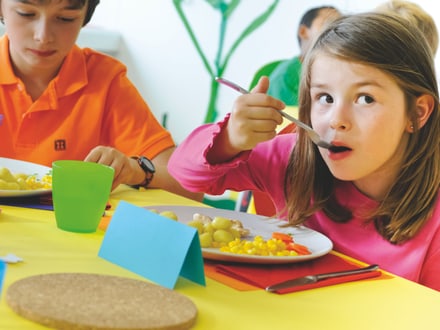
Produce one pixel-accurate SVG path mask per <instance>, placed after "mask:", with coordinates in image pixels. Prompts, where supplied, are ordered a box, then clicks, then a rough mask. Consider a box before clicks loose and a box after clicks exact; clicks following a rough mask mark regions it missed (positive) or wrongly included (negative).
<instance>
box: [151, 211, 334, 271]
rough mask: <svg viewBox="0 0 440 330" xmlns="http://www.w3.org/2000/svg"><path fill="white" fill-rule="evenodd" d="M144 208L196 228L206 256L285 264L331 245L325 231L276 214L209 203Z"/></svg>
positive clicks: (318, 253) (310, 256) (323, 252)
mask: <svg viewBox="0 0 440 330" xmlns="http://www.w3.org/2000/svg"><path fill="white" fill-rule="evenodd" d="M145 208H146V209H148V210H150V211H152V212H155V213H158V214H160V215H162V216H164V217H168V218H171V219H173V220H176V221H178V222H182V223H185V224H187V225H190V226H193V227H194V228H196V229H197V231H198V234H199V239H200V244H201V246H202V254H203V257H204V258H206V259H212V260H219V261H233V262H244V263H258V264H285V263H294V262H300V261H305V260H310V259H315V258H318V257H321V256H324V255H326V254H327V253H329V252H330V251H331V250H332V248H333V243H332V242H331V240H330V239H329V238H328V237H326V236H325V235H323V234H321V233H319V232H317V231H315V230H312V229H309V228H306V227H304V226H298V227H284V226H283V225H285V224H286V221H283V220H280V219H276V218H268V217H264V216H260V215H255V214H250V213H244V212H237V211H232V210H224V209H216V208H211V207H193V206H178V205H154V206H147V207H145Z"/></svg>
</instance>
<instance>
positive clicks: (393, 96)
mask: <svg viewBox="0 0 440 330" xmlns="http://www.w3.org/2000/svg"><path fill="white" fill-rule="evenodd" d="M431 54H432V52H431V50H430V49H429V46H428V44H427V43H426V39H425V38H424V37H423V35H422V34H421V33H420V31H418V29H416V28H414V27H411V26H408V23H405V22H403V21H402V20H400V19H399V18H398V17H397V16H391V15H385V14H379V13H366V14H359V15H353V16H348V17H344V18H341V19H339V20H337V21H335V22H334V23H332V24H330V25H329V26H328V27H327V28H326V29H325V30H324V32H323V33H322V34H321V35H320V36H319V37H318V39H317V41H316V43H315V44H314V45H313V47H312V48H311V49H310V51H309V53H308V54H307V56H306V60H305V62H304V69H303V76H302V82H301V87H300V105H299V112H300V115H299V116H300V120H302V121H304V122H305V123H308V124H311V125H312V126H313V128H314V129H315V130H316V131H317V132H318V134H319V135H320V136H321V138H323V139H324V140H327V141H329V142H331V143H332V144H333V145H334V146H336V148H331V149H330V150H329V149H323V148H318V147H317V146H316V145H314V144H313V143H312V142H311V141H310V140H309V138H308V137H307V135H306V134H305V133H304V131H303V130H301V129H299V130H298V135H296V134H283V135H279V136H276V133H275V128H276V126H277V124H279V123H281V116H280V114H279V113H278V112H277V110H280V109H282V108H283V107H284V104H283V103H282V102H281V101H279V100H276V99H274V98H272V97H270V96H267V95H266V94H265V92H266V91H267V88H268V83H269V82H268V80H267V79H266V78H262V79H261V80H260V82H259V84H258V85H257V86H256V88H254V90H253V91H252V93H250V94H246V95H241V96H239V97H238V98H237V100H236V102H235V106H234V108H233V110H232V113H231V114H230V115H228V116H227V117H226V118H225V120H224V121H222V122H220V123H217V124H208V125H205V126H202V127H199V128H198V129H196V130H195V131H194V132H193V133H192V134H191V135H190V136H189V137H188V138H187V139H186V140H185V141H184V143H182V144H181V145H180V146H179V147H178V149H177V151H176V152H175V154H174V156H173V157H172V158H171V159H170V163H169V170H170V173H171V174H172V175H174V176H175V177H176V178H177V180H178V181H179V182H181V184H182V185H183V186H184V187H186V188H187V189H190V190H194V191H205V192H207V193H210V194H221V193H222V192H223V191H224V190H225V189H232V190H238V191H240V190H260V191H264V192H266V193H268V194H269V195H270V196H271V198H272V200H273V202H274V204H275V206H276V209H277V211H278V213H279V216H280V217H283V218H286V219H287V220H288V222H289V224H290V225H299V224H305V225H307V226H308V227H310V228H313V229H315V230H317V231H320V232H322V233H323V234H325V235H327V236H328V237H329V238H330V239H331V240H332V241H333V243H334V248H335V250H337V251H340V252H342V253H344V254H346V255H349V256H352V257H354V258H357V259H360V260H363V261H365V262H367V263H378V264H379V265H381V267H382V268H383V269H385V270H387V271H390V272H393V273H395V274H397V275H400V276H403V277H405V278H407V279H410V280H413V281H416V282H419V283H421V284H424V285H426V286H429V287H431V288H434V289H436V290H440V277H439V276H438V273H439V271H440V206H439V203H440V201H439V196H438V193H439V182H440V171H439V170H440V149H439V141H440V118H439V109H438V90H437V81H436V78H435V72H434V64H433V58H432V55H431Z"/></svg>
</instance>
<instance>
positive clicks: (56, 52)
mask: <svg viewBox="0 0 440 330" xmlns="http://www.w3.org/2000/svg"><path fill="white" fill-rule="evenodd" d="M0 5H1V7H0V8H1V14H2V16H3V19H4V24H5V29H6V34H7V35H8V37H9V47H10V56H11V60H12V62H13V65H14V68H15V69H16V70H18V71H20V72H35V70H37V71H39V72H46V71H53V72H54V73H55V72H57V71H58V69H59V67H60V66H61V64H62V62H63V60H64V58H65V57H66V55H67V53H68V52H69V51H70V50H71V48H72V47H73V45H74V44H75V42H76V39H77V37H78V34H79V32H80V30H81V27H82V25H83V22H84V18H85V15H86V11H87V6H83V7H82V8H75V7H74V6H72V5H71V4H69V1H67V0H57V1H44V2H41V1H37V0H1V2H0Z"/></svg>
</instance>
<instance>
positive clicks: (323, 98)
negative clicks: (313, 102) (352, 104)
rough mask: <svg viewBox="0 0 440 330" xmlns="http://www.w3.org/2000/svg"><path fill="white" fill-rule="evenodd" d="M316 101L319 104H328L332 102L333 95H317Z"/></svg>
mask: <svg viewBox="0 0 440 330" xmlns="http://www.w3.org/2000/svg"><path fill="white" fill-rule="evenodd" d="M318 101H319V103H321V104H330V103H333V97H331V96H330V95H329V94H323V95H320V96H319V97H318Z"/></svg>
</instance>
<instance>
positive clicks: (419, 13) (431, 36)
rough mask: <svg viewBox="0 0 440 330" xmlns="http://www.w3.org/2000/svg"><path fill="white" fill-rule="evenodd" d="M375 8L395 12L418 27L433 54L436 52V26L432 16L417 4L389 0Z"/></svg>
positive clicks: (385, 11)
mask: <svg viewBox="0 0 440 330" xmlns="http://www.w3.org/2000/svg"><path fill="white" fill-rule="evenodd" d="M375 10H376V11H378V12H382V13H385V14H396V15H398V16H399V17H401V18H403V19H405V20H408V21H409V22H410V23H411V24H413V25H414V26H416V27H417V28H419V29H420V31H421V32H422V34H423V36H424V37H425V38H426V40H427V41H428V44H429V45H430V46H431V50H432V53H433V55H435V54H436V53H437V49H438V40H439V37H438V30H437V26H436V24H435V21H434V19H433V18H432V16H431V15H429V14H428V12H426V11H425V10H424V9H423V8H422V7H420V6H419V5H418V4H416V3H414V2H410V1H403V0H390V1H387V2H384V3H382V4H380V5H379V6H377V7H376V9H375Z"/></svg>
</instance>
